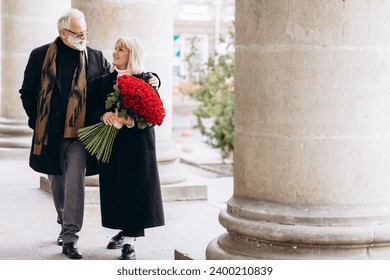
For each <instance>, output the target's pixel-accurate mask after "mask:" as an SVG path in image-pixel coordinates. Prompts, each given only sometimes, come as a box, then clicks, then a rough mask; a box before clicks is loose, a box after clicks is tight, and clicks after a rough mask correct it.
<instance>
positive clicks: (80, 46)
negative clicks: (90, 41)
mask: <svg viewBox="0 0 390 280" xmlns="http://www.w3.org/2000/svg"><path fill="white" fill-rule="evenodd" d="M67 40H68V43H69V45H71V46H73V47H74V48H75V49H77V50H79V51H84V50H85V48H86V47H87V41H86V40H81V39H75V38H73V37H71V36H68V37H67Z"/></svg>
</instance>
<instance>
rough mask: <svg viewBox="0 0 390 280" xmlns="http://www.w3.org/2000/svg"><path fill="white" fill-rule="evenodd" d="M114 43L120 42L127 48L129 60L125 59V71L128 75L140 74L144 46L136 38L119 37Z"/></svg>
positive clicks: (142, 65) (142, 67) (142, 68)
mask: <svg viewBox="0 0 390 280" xmlns="http://www.w3.org/2000/svg"><path fill="white" fill-rule="evenodd" d="M115 44H121V45H122V46H124V47H125V48H126V49H128V50H129V60H128V61H127V67H126V70H127V73H128V74H129V75H134V74H140V73H142V72H143V71H144V56H143V51H144V47H143V45H142V43H141V42H140V41H139V40H138V39H137V38H134V37H133V38H130V37H121V38H119V39H118V40H117V41H116V42H115Z"/></svg>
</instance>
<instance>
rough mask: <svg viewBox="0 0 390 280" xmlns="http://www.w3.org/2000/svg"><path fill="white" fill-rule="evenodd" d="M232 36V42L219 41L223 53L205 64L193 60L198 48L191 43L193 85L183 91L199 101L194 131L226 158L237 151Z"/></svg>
mask: <svg viewBox="0 0 390 280" xmlns="http://www.w3.org/2000/svg"><path fill="white" fill-rule="evenodd" d="M229 35H230V38H231V41H230V42H228V41H227V40H225V39H223V38H221V39H220V43H221V45H222V46H225V48H224V49H223V51H224V53H223V54H221V53H217V54H216V55H215V56H210V57H209V59H208V62H207V64H206V65H197V64H196V62H195V61H194V59H193V58H194V57H195V56H196V48H195V46H194V44H195V43H194V42H195V41H194V40H193V41H192V48H191V51H190V53H189V55H188V56H187V57H186V61H187V63H188V69H189V73H190V74H189V78H190V79H192V80H191V82H192V84H193V86H192V87H189V88H188V89H186V90H185V92H184V94H187V95H189V96H190V97H192V98H193V99H194V100H196V101H198V102H199V106H198V107H197V109H195V111H194V114H195V116H196V119H197V124H196V125H195V128H198V129H199V130H200V132H201V134H202V135H204V136H206V139H207V140H206V143H207V144H209V145H210V146H211V147H213V148H216V149H219V150H220V152H221V155H222V157H223V159H227V158H228V157H230V156H232V155H233V151H234V32H233V31H231V32H229ZM204 66H206V67H204ZM196 73H197V75H196Z"/></svg>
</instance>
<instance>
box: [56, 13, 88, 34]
mask: <svg viewBox="0 0 390 280" xmlns="http://www.w3.org/2000/svg"><path fill="white" fill-rule="evenodd" d="M71 17H73V18H75V19H76V20H77V21H80V20H83V21H85V16H84V13H83V12H82V11H80V10H78V9H70V10H68V11H67V12H65V14H63V15H62V16H61V17H60V18H59V19H58V21H57V29H58V31H60V30H62V29H64V28H66V29H69V26H70V18H71Z"/></svg>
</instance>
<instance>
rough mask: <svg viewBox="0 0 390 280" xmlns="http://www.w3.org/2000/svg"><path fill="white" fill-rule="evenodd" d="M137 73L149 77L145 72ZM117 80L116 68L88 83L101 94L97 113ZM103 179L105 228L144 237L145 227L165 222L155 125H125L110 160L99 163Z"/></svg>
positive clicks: (102, 213) (101, 195)
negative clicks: (144, 126)
mask: <svg viewBox="0 0 390 280" xmlns="http://www.w3.org/2000/svg"><path fill="white" fill-rule="evenodd" d="M135 76H136V77H138V78H142V79H143V80H145V81H147V80H148V76H147V75H146V74H145V73H143V74H140V75H135ZM116 79H117V72H116V71H114V72H113V73H110V74H107V75H104V76H102V77H100V78H98V79H96V80H94V81H92V83H91V84H90V85H89V86H88V88H89V89H90V90H92V91H96V92H95V93H94V96H100V97H101V99H100V101H99V102H100V106H96V108H97V109H96V112H97V115H99V114H103V113H104V112H105V108H104V101H105V99H106V96H107V94H109V93H111V92H113V85H114V84H115V83H116ZM97 92H98V93H99V94H97V95H95V94H96V93H97ZM156 94H157V93H156ZM99 182H100V206H101V215H102V225H103V227H107V228H112V229H120V230H123V231H124V233H125V235H127V236H132V237H136V236H143V235H144V234H143V230H144V229H145V228H150V227H156V226H162V225H164V223H165V222H164V212H163V204H162V198H161V188H160V179H159V174H158V167H157V158H156V145H155V132H154V127H149V128H146V129H138V128H137V125H135V126H134V127H133V128H127V127H126V126H123V127H122V128H121V129H120V130H119V132H118V135H117V136H116V138H115V142H114V145H113V151H112V154H111V158H110V160H109V162H108V163H100V165H99Z"/></svg>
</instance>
